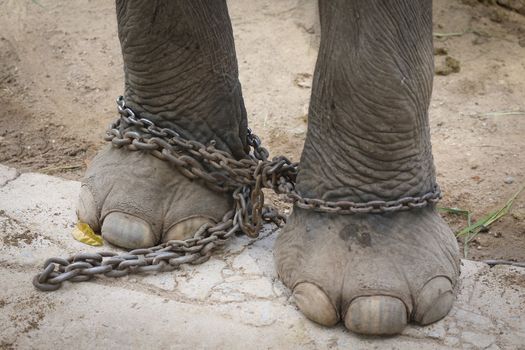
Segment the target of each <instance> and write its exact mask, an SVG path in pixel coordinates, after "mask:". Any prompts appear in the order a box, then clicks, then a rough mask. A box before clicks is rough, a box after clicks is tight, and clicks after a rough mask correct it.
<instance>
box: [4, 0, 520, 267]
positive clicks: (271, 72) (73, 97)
mask: <svg viewBox="0 0 525 350" xmlns="http://www.w3.org/2000/svg"><path fill="white" fill-rule="evenodd" d="M517 3H519V1H517ZM229 6H230V13H231V17H232V22H233V26H234V33H235V37H236V45H237V54H238V59H239V66H240V72H241V82H242V84H243V89H244V95H245V99H246V105H247V108H248V113H249V119H250V124H251V126H252V128H253V129H254V130H255V131H256V132H257V134H259V135H260V136H261V138H262V139H263V140H264V142H265V143H266V145H267V146H268V148H269V149H270V151H271V153H272V154H277V153H280V154H281V153H282V154H287V155H289V156H290V157H291V158H292V159H295V160H297V159H298V158H299V155H300V151H301V148H302V144H303V141H304V137H305V133H306V121H307V118H306V113H307V110H308V99H309V94H310V87H311V74H312V72H313V66H314V64H315V59H316V53H317V46H318V43H319V26H318V24H317V21H316V11H315V7H316V5H315V1H314V0H281V1H272V0H261V1H255V0H250V1H246V0H230V1H229ZM523 9H525V6H524V7H523ZM0 20H1V23H2V25H1V26H0V163H2V164H5V165H9V166H13V167H16V168H17V169H19V170H21V171H34V172H43V173H47V174H51V175H55V176H60V177H64V178H68V179H75V180H78V179H80V178H81V176H82V174H83V172H84V171H85V168H86V165H87V164H88V163H89V160H90V159H91V158H92V157H93V155H94V154H95V153H96V151H97V150H98V149H99V148H100V147H101V146H102V145H103V141H101V137H102V135H103V132H104V129H105V127H106V126H107V125H108V124H109V122H110V121H111V120H112V119H113V118H115V117H116V113H115V104H114V99H115V98H116V97H117V96H118V95H119V94H120V93H121V92H122V85H123V74H122V68H121V57H120V47H119V44H118V39H117V36H116V21H115V14H114V5H113V2H112V1H107V0H89V1H87V0H67V1H66V0H55V1H51V0H38V1H37V0H0ZM434 22H435V23H434V31H435V48H436V52H435V53H436V56H435V57H436V73H437V75H436V77H435V81H434V93H433V99H432V103H431V108H430V115H431V128H432V141H433V147H434V157H435V162H436V166H437V171H438V181H439V183H440V184H441V187H442V189H443V191H444V192H445V197H444V200H443V201H442V202H441V204H440V205H441V206H443V207H457V208H461V209H465V210H469V211H470V212H472V213H473V216H474V219H478V218H480V217H482V216H484V215H485V214H487V213H489V212H491V211H494V210H497V209H499V208H500V207H501V206H503V205H504V204H505V202H506V201H507V200H508V198H510V197H511V196H512V194H514V193H515V192H516V191H518V190H519V189H520V188H521V187H522V186H523V185H525V136H524V135H525V59H524V57H525V16H523V15H522V14H519V13H517V12H516V11H512V10H509V9H506V8H503V7H500V6H496V5H485V4H482V3H479V2H477V1H475V0H469V1H463V2H460V1H459V0H438V1H435V2H434ZM443 215H444V217H445V218H446V220H447V221H448V222H449V223H450V224H451V226H452V227H453V228H454V230H459V229H461V228H462V227H464V226H465V224H466V220H465V219H464V218H462V217H460V216H457V215H453V214H446V213H444V214H443ZM468 254H469V255H468V257H469V258H473V259H489V258H490V259H493V258H503V259H511V260H519V261H525V193H522V194H521V195H520V196H518V197H517V199H516V201H515V203H514V206H513V209H512V211H511V212H510V214H508V215H506V216H505V217H503V218H502V219H501V220H500V221H498V222H496V223H495V224H493V225H492V226H490V228H489V230H488V231H486V232H483V233H480V234H479V235H478V236H477V238H476V239H474V240H473V241H472V242H471V244H470V249H469V250H468Z"/></svg>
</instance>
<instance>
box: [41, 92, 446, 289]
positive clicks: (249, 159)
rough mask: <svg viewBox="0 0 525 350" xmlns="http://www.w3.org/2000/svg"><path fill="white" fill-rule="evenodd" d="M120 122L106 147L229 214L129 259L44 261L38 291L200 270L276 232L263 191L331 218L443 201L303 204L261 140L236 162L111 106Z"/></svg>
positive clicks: (90, 256)
mask: <svg viewBox="0 0 525 350" xmlns="http://www.w3.org/2000/svg"><path fill="white" fill-rule="evenodd" d="M117 106H118V112H119V114H120V118H119V119H118V120H117V121H116V122H114V123H113V124H111V126H110V128H109V130H108V131H107V135H106V137H105V140H106V141H109V142H111V143H112V144H113V145H114V146H115V147H119V148H122V147H124V148H126V149H128V150H131V151H137V150H140V151H146V152H149V153H150V154H152V155H153V156H155V157H157V158H159V159H161V160H164V161H167V162H169V163H171V164H173V165H174V166H175V168H176V169H177V170H178V171H179V172H180V173H181V174H183V175H184V176H186V177H188V178H190V179H200V180H202V181H203V183H204V184H206V186H208V187H209V188H211V189H212V190H214V191H218V192H229V193H232V196H233V199H234V208H233V209H232V210H230V211H229V212H228V213H226V214H225V215H224V217H223V218H222V220H221V221H220V222H219V223H217V224H215V225H212V224H205V225H203V226H201V227H200V228H199V229H198V230H197V231H196V232H195V233H194V234H193V236H192V238H188V239H185V240H171V241H169V242H166V243H163V244H160V245H158V246H155V247H151V248H147V249H135V250H132V251H130V252H128V253H124V254H117V253H114V252H99V253H81V254H77V255H75V256H72V257H69V258H68V259H63V258H50V259H48V260H47V261H46V262H45V263H44V269H43V271H42V272H41V273H39V274H38V275H36V276H35V277H34V279H33V284H34V286H35V287H36V288H38V289H40V290H44V291H52V290H57V289H58V288H60V286H61V284H62V282H64V281H72V282H80V281H87V280H89V279H91V278H92V277H93V276H95V275H105V276H107V277H121V276H125V275H128V274H130V273H143V272H158V271H172V270H174V269H176V268H177V267H178V266H179V265H181V264H188V263H189V264H199V263H202V262H204V261H206V260H208V259H209V257H210V255H211V252H212V251H213V249H214V248H216V247H218V246H221V245H223V244H224V243H225V242H226V241H227V240H228V239H229V238H230V237H231V236H233V235H234V234H235V233H236V232H242V233H244V234H246V235H247V236H249V237H252V238H255V237H257V236H258V232H259V230H260V228H261V226H262V224H263V221H266V222H273V223H275V224H277V225H278V226H281V225H282V224H283V223H284V222H285V217H284V216H282V215H281V214H279V213H278V211H277V210H275V209H274V208H271V207H269V206H266V205H265V204H264V193H263V191H262V190H263V188H268V189H272V190H273V191H274V192H276V193H278V194H284V195H285V196H286V197H287V198H288V200H289V201H291V202H293V203H295V205H296V206H297V207H299V208H303V209H310V210H314V211H318V212H324V213H335V214H344V215H351V214H369V213H372V214H378V213H390V212H396V211H403V210H409V209H414V208H422V207H425V206H427V205H429V204H433V203H436V202H437V201H438V200H439V199H440V198H441V192H440V190H439V187H438V186H436V187H435V188H434V189H433V191H431V192H429V193H427V194H425V195H423V196H421V197H403V198H400V199H397V200H393V201H382V200H375V201H369V202H363V203H359V202H358V203H356V202H352V201H326V200H323V199H317V198H304V197H302V196H301V195H300V193H299V192H298V191H297V190H296V189H295V180H296V177H297V172H298V163H293V162H291V161H290V160H289V159H288V158H286V157H284V156H278V157H275V158H273V159H272V160H271V161H270V160H268V156H269V153H268V151H267V150H266V149H265V148H264V147H262V145H261V140H260V139H259V137H257V135H255V134H253V133H252V132H251V130H250V129H248V134H247V143H248V145H249V146H250V153H249V154H248V155H247V156H246V158H243V159H239V160H237V159H235V158H234V157H233V156H232V155H230V154H229V153H227V152H224V151H221V150H219V149H217V148H215V143H214V142H213V141H212V142H210V144H208V145H204V144H202V143H200V142H197V141H193V140H186V139H185V138H183V137H181V135H179V134H178V133H177V132H176V131H174V130H172V129H168V128H160V127H158V126H156V125H155V124H154V123H153V122H152V121H151V120H149V119H146V118H139V117H137V116H136V115H135V113H134V112H133V110H131V109H130V108H129V107H127V106H126V105H125V102H124V98H123V97H122V96H120V97H119V98H118V99H117Z"/></svg>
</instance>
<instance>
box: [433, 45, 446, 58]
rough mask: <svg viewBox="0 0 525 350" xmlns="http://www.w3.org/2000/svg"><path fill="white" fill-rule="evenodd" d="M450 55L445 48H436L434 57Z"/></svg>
mask: <svg viewBox="0 0 525 350" xmlns="http://www.w3.org/2000/svg"><path fill="white" fill-rule="evenodd" d="M447 54H448V50H447V49H446V48H444V47H435V48H434V55H436V56H445V55H447Z"/></svg>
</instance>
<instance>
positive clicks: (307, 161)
mask: <svg viewBox="0 0 525 350" xmlns="http://www.w3.org/2000/svg"><path fill="white" fill-rule="evenodd" d="M318 7H319V18H320V28H321V39H320V47H319V53H318V58H317V63H316V66H315V72H314V75H313V85H312V93H311V99H310V107H309V111H308V129H307V134H306V140H305V144H304V149H303V151H302V154H301V158H300V162H299V164H300V168H299V172H298V175H297V182H296V186H297V190H298V192H300V193H301V195H303V196H305V197H308V198H318V199H322V200H325V201H351V202H355V203H368V202H371V201H372V202H373V201H395V200H398V199H400V198H407V197H408V198H410V197H421V196H424V195H425V194H427V193H430V192H432V191H434V190H435V189H436V188H437V187H436V186H437V184H436V171H435V167H434V162H433V156H432V149H431V142H430V130H429V121H428V108H429V104H430V99H431V93H432V85H433V75H434V64H433V59H434V58H433V41H432V1H431V0H420V1H414V0H413V1H409V0H392V1H381V0H319V3H318ZM116 13H117V24H118V37H119V40H120V44H121V49H122V57H123V69H124V78H125V84H124V99H125V101H126V105H127V106H128V107H129V108H130V109H131V110H133V111H134V113H135V114H136V115H137V116H139V117H141V118H146V119H149V120H151V121H152V122H154V123H155V124H156V125H159V126H161V127H163V128H167V129H171V130H177V132H178V133H179V134H180V135H182V136H184V137H185V138H186V139H189V140H195V141H198V142H201V143H203V144H208V143H210V142H213V143H214V145H215V147H216V148H217V149H219V150H221V151H224V152H227V153H228V154H230V155H232V156H233V157H234V158H235V159H243V158H244V157H246V156H247V152H248V149H249V147H248V141H247V136H246V135H247V130H248V122H247V113H246V108H245V106H244V102H243V95H242V89H241V84H240V81H239V73H238V66H237V58H236V52H235V45H234V36H233V32H232V25H231V22H230V18H229V14H228V8H227V3H226V1H225V0H157V1H148V0H116ZM268 74H270V73H268ZM231 206H232V198H231V196H230V195H229V194H227V193H219V192H215V191H212V190H211V189H209V188H207V187H206V186H204V185H203V184H202V183H201V182H200V181H197V180H195V181H193V180H191V179H188V178H187V177H185V176H184V175H183V174H181V173H179V172H177V171H176V169H174V167H172V166H170V164H168V163H167V162H164V161H162V160H160V159H158V158H155V157H153V156H151V155H150V154H148V153H147V152H140V151H139V152H130V151H128V150H126V149H124V148H115V147H111V146H108V147H107V148H104V149H102V150H101V151H100V152H99V153H98V154H97V156H96V157H95V158H94V159H93V161H92V162H91V164H90V166H89V168H88V169H87V171H86V174H85V177H84V178H83V180H82V186H81V192H80V198H79V202H78V207H77V216H78V218H79V220H81V221H83V222H86V223H88V224H89V225H90V226H91V227H92V228H93V229H94V230H96V231H97V232H100V233H101V235H102V236H103V238H104V239H105V240H106V241H108V242H110V243H112V244H114V245H116V246H119V247H122V248H125V249H135V248H141V247H149V246H153V245H156V244H158V243H159V242H167V241H169V240H180V239H185V238H187V234H188V232H194V231H195V230H197V229H198V228H199V227H201V226H202V225H203V224H206V223H216V222H218V221H220V219H221V217H222V216H223V214H224V213H225V212H226V211H228V210H229V209H230V208H231ZM274 261H275V266H276V271H277V275H278V277H279V278H280V280H281V281H282V282H283V283H284V284H285V285H286V286H287V287H288V288H290V290H291V292H292V293H293V296H294V299H295V302H296V304H297V306H298V308H299V309H300V310H301V312H302V313H303V314H304V315H305V316H306V317H307V318H308V319H310V320H312V321H314V322H317V323H319V324H321V325H324V326H334V325H336V324H337V323H339V322H342V323H344V325H345V326H346V328H348V329H349V330H350V331H352V332H355V333H360V334H366V335H392V334H399V333H400V332H402V331H403V329H404V328H405V326H406V325H407V324H408V323H410V322H413V323H417V324H419V325H428V324H430V323H433V322H435V321H437V320H440V319H441V318H443V317H445V316H446V315H447V314H448V312H449V311H450V309H451V307H452V305H453V303H454V300H455V294H456V290H457V284H458V276H459V265H460V264H459V262H460V259H459V249H458V245H457V241H456V239H455V237H454V235H453V233H452V231H451V230H450V228H449V227H448V225H447V224H446V223H445V222H444V221H443V220H442V218H441V217H440V216H439V214H438V212H437V209H436V206H435V205H434V204H429V205H426V206H424V207H422V208H419V207H414V208H412V209H411V210H406V211H394V212H391V213H388V212H386V213H368V214H365V213H363V214H359V213H357V214H355V215H339V214H337V213H327V212H318V211H315V210H308V209H307V208H301V207H299V206H297V205H296V206H295V207H294V209H293V212H292V213H291V214H290V217H289V218H288V221H287V223H286V225H285V226H284V227H283V228H282V229H281V230H280V232H279V234H278V237H277V239H276V243H275V247H274Z"/></svg>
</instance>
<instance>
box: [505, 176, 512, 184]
mask: <svg viewBox="0 0 525 350" xmlns="http://www.w3.org/2000/svg"><path fill="white" fill-rule="evenodd" d="M503 182H505V183H506V184H507V185H510V184H511V183H514V178H513V177H512V176H507V177H506V178H505V180H503Z"/></svg>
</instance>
